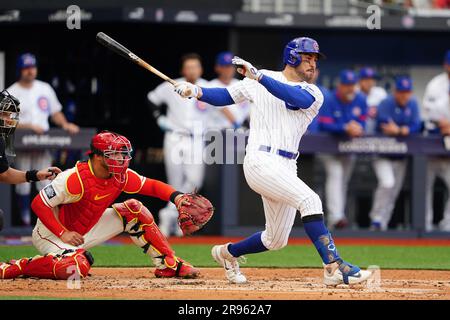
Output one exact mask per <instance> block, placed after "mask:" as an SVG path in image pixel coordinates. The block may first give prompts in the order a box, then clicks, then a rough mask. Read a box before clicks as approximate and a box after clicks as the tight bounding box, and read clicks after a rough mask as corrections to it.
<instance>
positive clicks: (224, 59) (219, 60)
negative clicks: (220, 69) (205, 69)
mask: <svg viewBox="0 0 450 320" xmlns="http://www.w3.org/2000/svg"><path fill="white" fill-rule="evenodd" d="M233 57H234V54H233V53H232V52H230V51H223V52H220V53H219V54H218V55H217V57H216V64H217V65H219V66H230V65H232V63H231V59H233Z"/></svg>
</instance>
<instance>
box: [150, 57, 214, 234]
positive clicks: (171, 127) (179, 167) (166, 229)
mask: <svg viewBox="0 0 450 320" xmlns="http://www.w3.org/2000/svg"><path fill="white" fill-rule="evenodd" d="M202 73H203V67H202V62H201V57H200V56H199V55H198V54H196V53H188V54H185V55H184V56H183V57H181V75H182V76H183V77H182V78H178V79H176V80H175V81H177V82H181V81H188V82H190V83H193V84H197V85H199V86H202V87H207V86H208V81H206V80H205V79H203V78H201V76H202ZM147 98H148V100H149V102H150V105H151V107H152V108H153V116H154V117H155V118H156V122H157V123H158V125H159V127H160V128H161V130H163V131H164V132H165V135H164V146H163V148H164V165H165V168H166V175H167V181H168V183H169V184H170V185H172V186H173V187H174V188H175V189H177V190H182V192H193V191H194V190H195V189H200V188H201V186H202V184H203V177H204V164H203V158H202V154H203V139H202V138H201V136H202V135H203V132H204V129H205V127H206V125H207V119H208V111H209V108H208V107H207V106H208V105H207V104H206V103H205V102H202V101H198V100H197V99H184V98H181V97H180V96H179V95H178V94H177V93H176V92H175V91H174V87H173V85H172V84H170V83H169V82H163V83H162V84H160V85H159V86H157V87H156V88H155V89H154V90H153V91H150V92H149V93H148V95H147ZM164 104H165V105H166V106H167V112H166V115H163V114H162V110H161V108H162V106H163V105H164ZM177 219H178V210H177V208H176V207H175V205H174V204H173V203H172V202H170V201H169V202H168V203H167V206H166V207H164V208H163V209H161V210H160V211H159V228H160V229H161V232H162V233H163V234H164V236H166V237H168V236H170V235H176V236H179V237H181V236H182V235H183V232H182V231H181V229H180V227H179V226H178V221H177Z"/></svg>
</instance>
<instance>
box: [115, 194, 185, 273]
mask: <svg viewBox="0 0 450 320" xmlns="http://www.w3.org/2000/svg"><path fill="white" fill-rule="evenodd" d="M113 208H114V210H116V212H117V213H118V214H119V215H120V216H121V217H122V219H123V224H124V230H125V232H127V233H128V234H129V235H130V236H131V239H132V240H133V242H134V243H135V244H136V245H138V246H139V247H141V248H142V249H143V250H144V253H146V254H149V255H150V256H151V257H152V260H153V262H154V263H155V265H156V266H157V267H158V268H165V267H169V268H172V269H176V268H177V264H178V260H177V258H176V257H175V252H174V251H173V250H172V248H171V247H170V244H169V242H168V241H167V239H166V237H165V236H164V235H163V234H162V233H161V231H160V230H159V228H158V226H157V225H156V223H155V219H154V218H153V215H152V214H151V212H150V211H149V210H148V209H147V208H146V207H145V206H144V205H143V204H142V203H141V202H140V201H138V200H136V199H130V200H127V201H125V202H123V203H116V204H113Z"/></svg>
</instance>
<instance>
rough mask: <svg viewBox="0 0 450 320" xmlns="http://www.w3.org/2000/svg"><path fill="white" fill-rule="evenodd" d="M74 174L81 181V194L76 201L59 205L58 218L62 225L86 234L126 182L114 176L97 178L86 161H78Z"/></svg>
mask: <svg viewBox="0 0 450 320" xmlns="http://www.w3.org/2000/svg"><path fill="white" fill-rule="evenodd" d="M76 171H77V172H76V174H77V175H78V179H79V181H80V183H81V189H82V195H81V199H80V200H79V201H77V202H74V203H70V204H63V205H61V206H60V211H59V219H60V221H61V223H62V225H63V226H64V227H66V228H67V229H68V230H70V231H76V232H78V233H79V234H81V235H84V234H86V233H87V232H88V231H89V230H90V229H92V227H93V226H94V225H95V224H96V223H97V222H98V220H99V219H100V217H101V216H102V214H103V212H105V210H106V209H107V208H108V207H109V206H111V204H112V203H113V202H114V201H115V200H116V199H117V197H118V196H119V195H120V193H121V192H122V190H123V188H124V186H125V184H126V182H125V181H124V182H123V183H120V182H118V181H117V180H116V179H114V178H110V179H100V178H97V177H96V176H95V175H94V174H93V172H92V170H91V168H90V164H89V163H88V162H78V163H77V165H76Z"/></svg>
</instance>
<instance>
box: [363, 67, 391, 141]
mask: <svg viewBox="0 0 450 320" xmlns="http://www.w3.org/2000/svg"><path fill="white" fill-rule="evenodd" d="M377 78H378V76H377V74H376V72H375V70H374V69H372V68H370V67H364V68H361V70H359V83H358V84H359V89H360V90H361V92H362V93H364V94H365V95H366V97H367V100H366V102H367V108H368V109H367V121H366V133H368V134H374V133H375V131H376V128H375V127H376V118H377V107H378V105H379V104H380V102H381V101H383V100H384V99H385V98H386V96H387V93H386V90H384V89H383V88H382V87H378V86H377Z"/></svg>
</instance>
